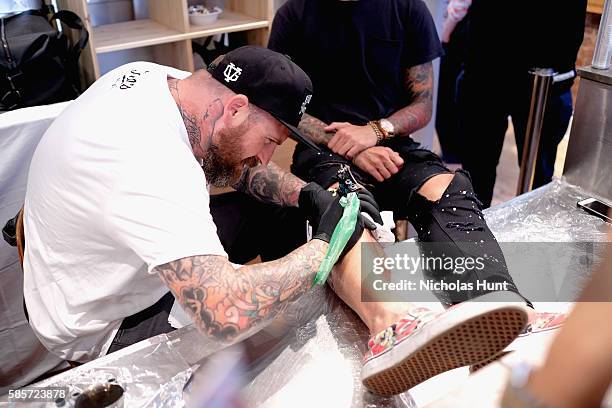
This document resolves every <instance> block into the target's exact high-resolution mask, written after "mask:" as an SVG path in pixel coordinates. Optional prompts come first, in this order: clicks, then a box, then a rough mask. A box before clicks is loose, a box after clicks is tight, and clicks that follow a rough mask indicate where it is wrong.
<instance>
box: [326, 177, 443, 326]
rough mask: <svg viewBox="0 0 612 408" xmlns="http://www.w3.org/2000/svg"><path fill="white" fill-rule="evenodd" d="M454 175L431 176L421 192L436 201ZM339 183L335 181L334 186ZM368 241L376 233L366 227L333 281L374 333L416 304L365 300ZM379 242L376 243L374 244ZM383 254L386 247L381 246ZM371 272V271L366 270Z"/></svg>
mask: <svg viewBox="0 0 612 408" xmlns="http://www.w3.org/2000/svg"><path fill="white" fill-rule="evenodd" d="M452 178H453V174H440V175H437V176H434V177H432V178H430V179H429V180H428V181H427V182H425V183H424V184H423V186H422V187H421V188H420V189H419V193H420V194H421V195H423V196H424V197H426V198H427V199H428V200H431V201H435V200H438V199H440V197H442V194H444V191H445V190H446V188H447V187H448V185H449V183H450V182H451V180H452ZM335 186H337V184H336V185H334V186H332V187H335ZM364 242H372V243H374V242H376V240H375V239H374V238H373V237H372V235H371V234H370V233H369V232H368V231H365V232H364V233H363V235H362V237H361V240H360V241H359V242H358V243H357V244H356V245H355V246H354V247H353V248H352V249H351V250H350V251H349V252H348V253H347V254H346V256H345V257H344V258H343V259H342V260H341V261H340V262H339V263H338V264H336V266H335V267H334V270H333V272H332V274H331V276H330V279H329V283H330V285H331V287H332V288H333V289H334V292H336V294H337V295H338V296H339V297H340V299H342V300H343V301H344V302H345V303H346V304H347V305H348V306H349V307H350V308H351V309H353V311H355V313H357V314H358V315H359V317H360V318H361V320H362V321H363V322H364V323H365V325H366V326H368V329H370V333H371V334H376V333H379V332H380V331H382V330H385V329H386V328H387V327H389V325H391V324H393V323H395V322H396V321H398V320H399V319H400V318H401V317H403V316H404V315H406V313H407V312H408V311H409V310H411V309H412V308H414V307H415V305H414V304H413V303H409V302H362V301H361V282H362V280H363V279H365V275H362V271H361V259H362V257H361V250H362V248H361V244H362V243H364ZM373 245H376V244H373ZM379 250H380V252H381V255H382V256H384V253H383V252H382V247H380V248H379ZM363 273H367V271H363Z"/></svg>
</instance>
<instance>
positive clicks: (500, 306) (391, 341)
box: [361, 302, 528, 396]
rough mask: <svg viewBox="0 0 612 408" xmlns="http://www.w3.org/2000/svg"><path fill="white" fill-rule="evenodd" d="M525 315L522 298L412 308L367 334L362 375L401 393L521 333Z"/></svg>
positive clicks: (383, 389)
mask: <svg viewBox="0 0 612 408" xmlns="http://www.w3.org/2000/svg"><path fill="white" fill-rule="evenodd" d="M527 319H528V314H527V306H525V305H524V304H523V303H520V302H488V303H483V302H465V303H461V304H459V305H456V306H453V307H451V308H449V309H447V310H445V311H444V312H440V313H435V312H432V311H431V310H429V309H425V308H415V309H414V310H412V311H410V313H409V314H408V315H406V316H405V317H404V318H402V319H401V320H399V321H398V322H396V323H394V324H392V325H391V326H389V327H388V328H387V329H386V330H384V331H382V332H380V333H378V334H377V335H376V336H374V337H372V338H371V339H370V341H369V342H368V352H367V353H366V355H365V356H364V359H363V367H362V370H361V380H362V381H363V384H364V385H365V386H366V388H368V389H369V390H370V391H372V392H374V393H375V394H379V395H384V396H389V395H395V394H399V393H401V392H404V391H406V390H408V389H410V388H412V387H414V386H415V385H417V384H420V383H422V382H423V381H425V380H428V379H429V378H431V377H434V376H436V375H438V374H440V373H443V372H445V371H448V370H452V369H454V368H457V367H463V366H468V365H472V364H476V363H479V362H482V361H486V360H487V359H490V358H491V357H493V356H495V355H496V354H497V353H499V352H500V351H502V350H503V349H504V348H506V346H507V345H508V344H510V343H511V342H512V341H513V340H514V339H515V338H516V337H517V336H518V335H519V334H520V333H521V331H522V330H523V329H524V328H525V325H526V324H527Z"/></svg>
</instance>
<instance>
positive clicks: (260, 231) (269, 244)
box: [108, 192, 306, 353]
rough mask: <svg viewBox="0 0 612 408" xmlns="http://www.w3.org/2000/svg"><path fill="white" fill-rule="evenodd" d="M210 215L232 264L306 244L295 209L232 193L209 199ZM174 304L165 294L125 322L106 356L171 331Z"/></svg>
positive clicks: (273, 255) (302, 223)
mask: <svg viewBox="0 0 612 408" xmlns="http://www.w3.org/2000/svg"><path fill="white" fill-rule="evenodd" d="M210 212H211V214H212V216H213V220H214V221H215V224H216V226H217V234H218V235H219V239H220V240H221V243H222V244H223V248H224V249H225V251H226V252H227V254H228V256H229V260H230V261H231V262H233V263H237V264H243V263H246V262H248V261H250V260H252V259H254V258H256V257H257V256H260V257H261V259H262V260H263V261H271V260H274V259H278V258H282V257H283V256H285V255H287V254H288V253H289V252H291V251H293V250H294V249H296V248H297V247H299V246H301V245H303V244H304V243H305V242H306V218H305V217H304V216H303V214H302V213H301V211H300V210H299V209H297V208H280V207H277V206H273V205H267V204H262V203H260V202H258V201H256V200H254V199H253V198H251V197H249V196H247V195H245V194H242V193H237V192H233V193H226V194H220V195H214V196H211V197H210ZM173 303H174V296H173V295H172V293H170V292H168V293H167V294H166V295H165V296H163V297H162V298H161V299H160V300H159V301H157V303H155V304H154V305H152V306H150V307H148V308H147V309H145V310H143V311H141V312H138V313H136V314H134V315H132V316H129V317H127V318H125V319H124V320H123V322H122V323H121V326H120V327H119V331H118V332H117V334H116V336H115V338H114V339H113V342H112V343H111V346H110V348H109V350H108V352H109V353H112V352H114V351H117V350H121V349H122V348H124V347H127V346H129V345H131V344H134V343H137V342H139V341H142V340H145V339H148V338H150V337H152V336H156V335H158V334H163V333H169V332H171V331H173V330H174V328H173V327H172V326H170V324H168V316H169V314H170V310H171V309H172V305H173Z"/></svg>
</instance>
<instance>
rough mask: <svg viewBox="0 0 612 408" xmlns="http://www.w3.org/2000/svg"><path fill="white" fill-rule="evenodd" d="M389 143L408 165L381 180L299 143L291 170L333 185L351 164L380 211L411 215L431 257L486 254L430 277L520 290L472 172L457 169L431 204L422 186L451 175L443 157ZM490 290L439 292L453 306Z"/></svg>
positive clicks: (409, 143) (405, 141) (406, 143)
mask: <svg viewBox="0 0 612 408" xmlns="http://www.w3.org/2000/svg"><path fill="white" fill-rule="evenodd" d="M386 145H387V146H388V147H390V148H392V149H393V150H394V151H396V152H398V153H399V154H400V156H401V157H402V159H403V160H404V165H403V167H402V168H401V169H400V171H399V172H398V173H397V174H395V175H393V176H392V177H391V178H389V179H387V180H385V181H383V182H382V183H379V182H377V181H376V180H374V179H373V178H372V177H371V176H370V175H369V174H367V173H365V172H363V171H361V170H360V169H359V168H357V167H356V166H354V165H353V164H352V163H351V162H350V161H348V160H346V159H345V158H343V157H342V156H338V155H336V154H334V153H333V152H331V151H328V150H325V151H324V152H323V153H321V154H318V153H316V152H314V151H312V150H309V149H307V148H303V147H301V146H300V145H298V147H297V148H296V151H295V153H294V156H293V165H292V172H293V173H294V174H296V175H298V176H299V177H301V178H303V179H304V180H308V181H315V182H317V183H318V184H320V185H322V186H323V187H329V186H330V185H332V184H333V183H334V182H335V181H336V180H335V179H334V175H335V174H336V172H337V170H338V168H339V166H340V165H341V164H348V165H349V166H351V171H352V172H353V174H354V175H355V177H356V178H357V179H358V181H359V182H360V183H361V184H363V185H364V186H366V187H367V188H369V189H370V190H371V191H372V193H373V194H374V197H375V198H376V201H377V202H378V204H379V205H380V208H381V210H391V211H393V212H394V216H395V217H396V218H406V219H408V221H409V222H410V223H411V224H412V225H413V226H414V227H415V229H416V231H417V234H418V238H419V241H420V242H421V243H428V244H427V248H428V252H429V253H428V255H429V256H442V257H444V256H462V257H467V256H471V257H473V258H477V257H482V256H483V255H484V254H486V255H487V256H486V257H485V262H484V263H485V265H486V266H485V268H484V269H483V270H482V271H478V272H476V271H475V272H472V273H465V274H463V275H461V276H457V275H455V274H453V276H449V274H448V273H447V272H446V271H444V270H429V271H425V274H426V275H429V277H432V278H435V279H437V280H440V281H445V280H448V281H450V282H455V281H456V280H460V281H462V282H465V283H470V282H471V283H472V285H471V286H473V287H475V288H476V287H477V286H478V285H476V282H477V281H480V282H482V281H483V280H486V281H487V282H491V283H503V282H507V288H508V290H510V291H513V292H516V293H519V292H518V289H517V288H516V285H515V284H514V282H513V280H512V278H511V277H510V274H509V272H508V268H507V266H506V262H505V259H504V255H503V253H502V251H501V248H500V247H499V244H498V243H497V241H496V240H495V237H494V236H493V233H492V232H491V230H490V229H489V227H488V226H487V223H486V222H485V220H484V217H483V215H482V211H481V210H482V204H481V203H480V201H478V199H477V198H476V195H475V194H474V191H473V188H472V183H471V180H470V177H469V174H468V173H467V172H463V171H458V172H456V173H455V175H454V177H453V180H452V181H451V183H450V185H449V186H448V188H447V189H446V191H445V192H444V194H443V195H442V197H441V198H440V200H438V201H436V202H431V201H429V200H427V199H426V198H424V197H423V196H421V195H420V194H419V193H418V190H419V189H420V188H421V186H422V185H423V184H424V183H425V182H426V181H427V180H429V179H430V178H431V177H433V176H435V175H438V174H449V173H451V172H450V171H449V170H448V169H447V168H446V167H445V166H444V164H443V163H442V161H441V160H440V158H439V157H438V156H437V155H436V154H434V153H432V152H431V151H429V150H424V149H421V148H420V145H419V144H418V143H416V142H415V141H413V140H412V139H411V138H402V139H392V140H391V141H389V142H388V143H386ZM431 243H435V245H431ZM423 246H425V245H423ZM432 251H433V252H432ZM486 293H488V292H487V291H482V290H474V291H471V292H468V291H464V292H440V293H436V295H437V297H438V298H439V299H440V301H441V302H442V303H443V304H445V305H452V304H456V303H460V302H463V301H466V300H469V299H473V298H475V297H477V296H480V295H484V294H486Z"/></svg>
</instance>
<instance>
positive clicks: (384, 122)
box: [376, 119, 395, 139]
mask: <svg viewBox="0 0 612 408" xmlns="http://www.w3.org/2000/svg"><path fill="white" fill-rule="evenodd" d="M376 124H377V125H378V128H379V129H380V131H381V132H382V133H383V136H384V138H385V139H389V138H391V137H394V136H395V126H393V123H391V122H390V121H389V120H388V119H381V120H379V121H377V123H376Z"/></svg>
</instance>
